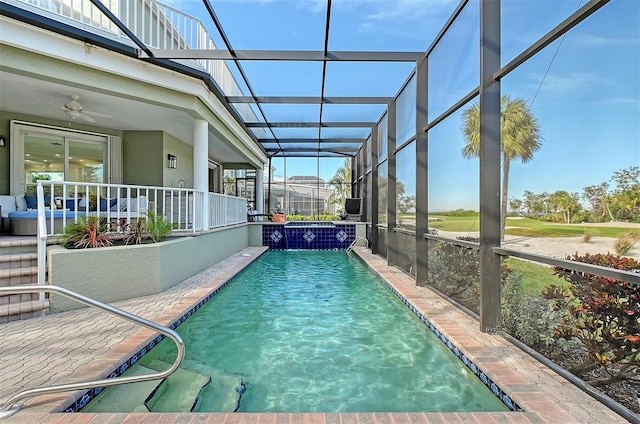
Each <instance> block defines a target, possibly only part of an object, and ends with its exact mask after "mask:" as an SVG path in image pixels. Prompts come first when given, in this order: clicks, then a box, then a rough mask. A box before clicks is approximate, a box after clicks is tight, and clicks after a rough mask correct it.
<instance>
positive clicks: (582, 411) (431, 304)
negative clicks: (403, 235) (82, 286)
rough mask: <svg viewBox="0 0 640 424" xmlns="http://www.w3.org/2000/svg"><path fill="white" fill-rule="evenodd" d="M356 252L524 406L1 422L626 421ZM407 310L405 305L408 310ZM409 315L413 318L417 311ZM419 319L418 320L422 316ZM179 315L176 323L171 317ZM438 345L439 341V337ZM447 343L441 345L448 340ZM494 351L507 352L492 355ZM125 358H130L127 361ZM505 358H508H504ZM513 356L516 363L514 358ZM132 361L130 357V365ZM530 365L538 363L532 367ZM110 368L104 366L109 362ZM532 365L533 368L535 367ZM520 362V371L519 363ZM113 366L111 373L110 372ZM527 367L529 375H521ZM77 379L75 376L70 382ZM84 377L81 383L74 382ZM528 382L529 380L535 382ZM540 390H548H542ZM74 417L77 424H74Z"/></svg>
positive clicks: (150, 338)
mask: <svg viewBox="0 0 640 424" xmlns="http://www.w3.org/2000/svg"><path fill="white" fill-rule="evenodd" d="M265 251H266V249H263V248H252V249H250V251H247V252H246V253H243V254H242V256H243V258H242V261H241V263H239V264H238V265H237V266H234V267H233V269H231V270H229V271H228V272H225V273H223V274H222V275H220V276H218V277H216V278H214V279H212V280H211V281H208V282H206V283H205V284H204V285H203V286H202V287H200V288H198V289H196V290H195V291H194V292H193V293H192V294H191V295H189V296H188V297H185V298H184V299H182V300H181V301H180V302H178V303H176V304H175V305H174V306H173V307H172V308H171V309H170V310H164V311H163V314H161V315H160V316H158V317H156V318H155V320H156V321H157V322H159V323H161V324H163V325H171V324H172V323H173V322H174V321H180V320H182V321H183V320H184V319H183V318H182V317H183V316H186V315H191V314H192V313H193V310H192V309H193V308H194V307H195V306H196V305H198V304H201V303H202V302H203V301H204V299H205V298H206V297H208V296H210V297H212V296H213V295H214V293H217V292H218V291H219V290H220V289H221V288H222V287H224V286H226V285H227V284H228V283H229V282H230V281H231V280H232V279H233V278H234V277H235V276H236V275H237V274H238V273H239V272H240V271H241V270H242V269H244V267H246V266H247V265H248V264H250V263H251V262H253V261H254V260H255V259H257V258H258V257H259V256H260V255H261V254H262V253H264V252H265ZM355 252H356V254H357V255H358V256H359V257H360V258H362V259H363V260H364V261H365V263H367V265H368V266H369V267H370V268H371V269H372V270H373V271H374V272H375V273H376V274H378V275H379V276H380V277H381V278H382V280H383V281H384V282H385V283H386V284H388V285H389V287H391V288H392V290H395V292H396V294H400V296H401V298H403V299H404V300H406V302H405V303H407V302H408V303H409V304H410V305H411V306H412V307H413V308H414V309H415V311H417V313H419V314H422V316H423V317H428V320H429V322H430V323H433V324H434V326H435V327H437V328H438V329H439V331H440V333H441V335H444V337H445V338H446V339H447V340H448V341H451V343H452V345H455V346H456V347H457V348H458V349H459V351H460V352H461V354H463V355H464V356H465V357H467V358H469V360H470V361H472V362H473V364H475V365H476V366H477V367H478V368H480V369H482V370H483V372H484V373H485V374H486V375H487V376H488V378H490V379H491V380H492V381H494V382H495V383H496V384H497V385H498V386H499V387H501V388H502V390H503V391H504V393H505V394H507V395H508V396H509V397H510V398H511V399H513V400H514V401H515V402H516V403H517V404H519V405H520V406H522V407H523V409H525V411H524V412H492V413H486V412H483V413H478V412H476V413H415V414H413V413H410V414H403V413H382V412H381V413H366V414H364V413H358V414H328V413H307V414H250V413H234V414H225V413H212V414H203V413H191V414H94V413H81V414H77V413H59V412H54V411H61V410H62V409H63V408H64V407H65V406H66V405H68V404H69V403H70V399H72V401H73V400H75V401H76V402H77V401H78V400H80V399H82V398H83V396H84V395H85V393H84V392H86V391H77V392H75V393H73V394H72V395H71V396H61V395H58V396H48V397H40V398H37V399H34V400H31V401H27V404H28V407H27V408H26V409H24V410H23V411H21V412H19V413H18V414H16V415H15V416H14V417H12V418H11V419H10V420H7V421H6V422H18V423H20V422H25V423H27V422H28V423H35V422H38V421H40V422H52V420H55V422H56V423H57V422H60V423H65V422H72V421H73V422H106V421H110V422H122V421H128V420H130V421H131V422H138V421H140V420H143V421H144V422H152V423H153V422H174V421H175V422H190V421H192V420H193V421H194V422H215V423H222V422H225V423H227V422H229V423H231V422H270V423H276V422H278V423H279V422H291V423H293V422H310V423H311V422H313V423H315V422H317V423H330V422H331V423H332V422H336V423H339V422H342V423H348V422H354V423H356V422H359V423H367V422H372V423H375V422H420V423H422V422H426V423H431V422H525V423H526V422H563V423H572V422H576V423H578V422H627V421H626V420H624V419H622V418H621V417H620V416H618V415H617V414H615V413H614V412H613V411H611V410H609V409H608V408H606V407H605V406H604V405H602V404H600V403H599V402H597V401H595V400H594V399H592V398H591V397H589V396H588V395H586V394H585V393H583V392H581V391H579V390H578V389H577V388H575V387H574V386H573V385H571V384H570V383H568V382H567V381H566V380H564V379H563V378H562V377H560V376H558V375H557V374H555V373H554V372H553V371H551V370H549V369H548V368H546V367H544V366H543V365H542V364H539V363H537V361H533V360H532V359H531V358H529V357H528V356H527V355H526V354H524V353H523V352H522V351H520V350H519V349H517V348H516V347H514V346H513V345H511V344H510V343H509V342H507V341H506V340H504V339H503V338H502V337H501V336H496V335H488V334H485V333H480V332H479V331H478V330H477V327H478V324H477V321H474V320H473V319H471V318H470V317H468V316H466V315H465V314H463V313H462V312H461V311H459V310H458V309H457V308H455V307H452V306H451V304H450V303H448V302H447V301H446V300H444V299H442V298H441V297H440V296H438V295H437V294H435V293H434V292H430V291H429V292H428V293H427V295H428V296H425V292H424V290H423V288H417V287H416V286H415V282H414V281H413V280H412V279H411V278H410V277H409V276H407V275H406V274H404V273H402V272H401V271H399V270H397V269H395V268H392V267H388V266H387V265H386V261H385V260H384V259H383V258H381V257H379V256H377V255H373V254H371V253H370V251H367V250H365V249H355ZM411 306H410V307H411ZM415 311H414V313H415ZM419 316H420V315H419ZM176 317H178V318H176ZM155 337H156V336H155V335H154V334H153V333H152V332H151V331H150V330H145V329H143V330H139V331H138V332H136V334H135V335H134V336H133V337H129V338H127V339H126V340H123V341H122V342H121V343H119V344H118V345H117V346H115V347H114V348H112V349H110V350H109V351H108V352H105V353H106V355H105V356H109V355H111V359H109V360H107V359H106V358H104V359H103V360H100V361H95V363H94V364H92V365H91V366H90V367H89V368H88V369H83V370H82V371H83V372H82V375H81V376H75V375H74V379H75V380H82V379H85V380H86V379H87V377H89V378H92V377H94V376H95V377H105V376H108V373H110V371H111V370H113V369H114V368H115V367H114V365H115V366H117V363H118V361H117V360H114V357H116V356H117V357H118V358H120V361H119V362H120V363H126V361H130V359H131V358H134V357H136V356H137V355H139V353H140V351H141V350H142V349H145V348H147V347H148V344H149V343H150V342H155V341H156V339H155ZM441 340H442V338H441ZM445 344H446V342H445ZM496 350H498V351H500V352H502V353H505V352H506V353H508V354H509V355H507V356H505V355H503V356H502V357H501V356H500V355H496ZM126 358H129V359H126ZM509 358H511V359H513V360H511V361H507V360H508V359H509ZM514 358H515V359H514ZM135 361H137V359H135V360H134V362H135ZM532 362H535V364H533V365H534V366H533V367H532V366H531V365H532ZM107 364H108V365H107ZM536 364H537V365H536ZM523 365H524V366H523ZM108 366H110V368H107V367H108ZM527 367H528V368H529V372H528V374H530V375H523V373H522V371H523V369H525V368H527ZM75 377H78V378H75ZM79 377H82V378H79ZM532 377H533V378H532ZM542 386H545V387H549V388H551V389H552V390H546V391H545V390H544V389H543V388H542ZM76 419H78V420H79V421H75V420H76Z"/></svg>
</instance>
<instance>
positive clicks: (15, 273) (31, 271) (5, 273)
mask: <svg viewBox="0 0 640 424" xmlns="http://www.w3.org/2000/svg"><path fill="white" fill-rule="evenodd" d="M36 274H38V267H37V266H27V267H22V268H10V269H0V278H9V277H22V276H25V275H36Z"/></svg>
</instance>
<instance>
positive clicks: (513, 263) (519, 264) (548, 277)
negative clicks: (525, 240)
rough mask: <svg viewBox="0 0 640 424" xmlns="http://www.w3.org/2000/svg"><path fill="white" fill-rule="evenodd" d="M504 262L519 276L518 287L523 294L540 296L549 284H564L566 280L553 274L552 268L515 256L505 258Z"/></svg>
mask: <svg viewBox="0 0 640 424" xmlns="http://www.w3.org/2000/svg"><path fill="white" fill-rule="evenodd" d="M504 261H505V263H506V264H507V265H509V267H511V269H512V270H513V272H514V273H515V274H516V275H518V276H519V277H520V288H521V289H522V292H523V294H528V295H530V296H540V293H541V292H542V291H543V290H544V288H545V287H546V286H548V285H550V284H555V285H556V286H562V285H565V284H566V282H565V281H564V280H562V279H560V278H558V277H556V276H555V275H553V268H551V267H548V266H544V265H539V264H535V263H532V262H527V261H523V260H520V259H516V258H505V259H504Z"/></svg>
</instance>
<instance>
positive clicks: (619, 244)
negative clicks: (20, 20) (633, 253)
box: [613, 230, 640, 255]
mask: <svg viewBox="0 0 640 424" xmlns="http://www.w3.org/2000/svg"><path fill="white" fill-rule="evenodd" d="M638 239H640V232H639V231H636V230H631V231H628V232H626V233H625V234H623V235H621V236H620V237H618V238H617V239H616V241H615V242H614V244H613V248H614V249H615V251H616V253H617V254H618V255H624V254H625V253H627V252H628V251H629V249H631V246H633V245H634V244H635V243H636V242H637V241H638Z"/></svg>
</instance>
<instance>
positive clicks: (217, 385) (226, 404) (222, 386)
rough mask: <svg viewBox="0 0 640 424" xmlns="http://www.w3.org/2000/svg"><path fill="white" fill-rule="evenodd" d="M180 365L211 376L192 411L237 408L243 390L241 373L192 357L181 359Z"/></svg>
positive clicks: (230, 409) (230, 410)
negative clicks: (204, 362)
mask: <svg viewBox="0 0 640 424" xmlns="http://www.w3.org/2000/svg"><path fill="white" fill-rule="evenodd" d="M182 366H183V367H185V368H189V369H191V370H194V371H198V372H200V373H202V374H206V375H208V376H210V377H211V383H209V384H208V385H207V386H206V387H205V388H204V389H203V390H202V393H201V394H200V398H199V399H198V404H197V405H196V408H195V410H194V412H199V411H218V412H235V411H236V410H237V409H238V408H239V406H240V399H241V397H242V394H243V393H244V391H245V386H244V383H243V381H242V376H241V375H239V374H233V373H229V372H227V371H225V370H222V369H219V368H215V367H212V366H210V365H207V364H203V363H202V362H198V361H195V360H192V359H185V360H184V361H182Z"/></svg>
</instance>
